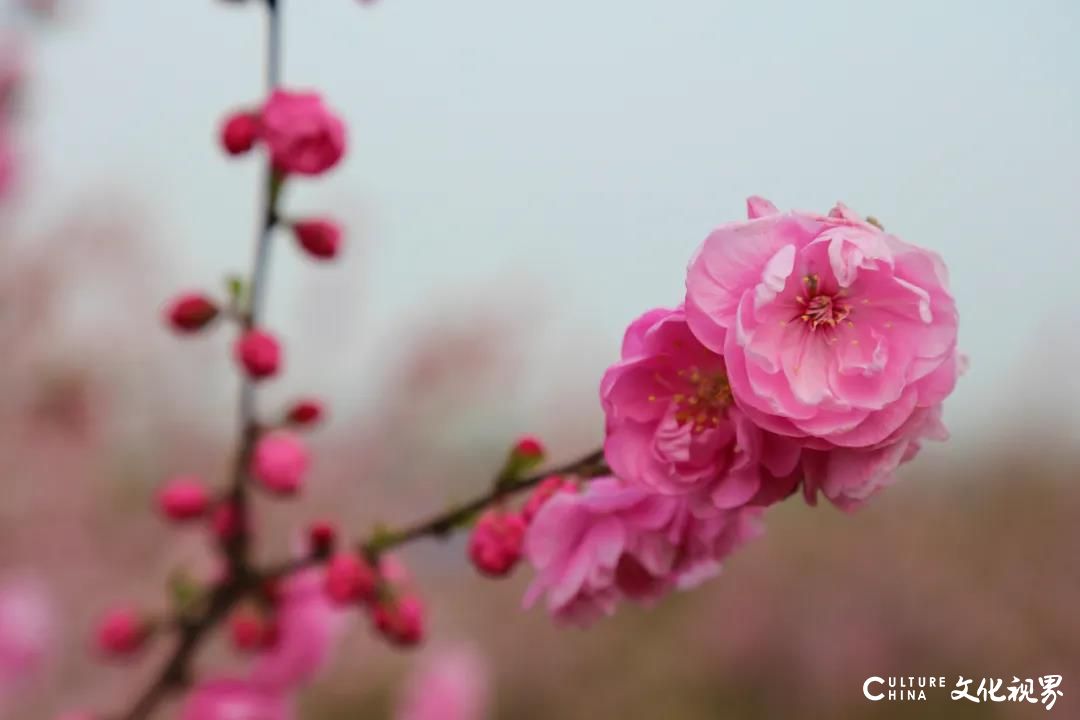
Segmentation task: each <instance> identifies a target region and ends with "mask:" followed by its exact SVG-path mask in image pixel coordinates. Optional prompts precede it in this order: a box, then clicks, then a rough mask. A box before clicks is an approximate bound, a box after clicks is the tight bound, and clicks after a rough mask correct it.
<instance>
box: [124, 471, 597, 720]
mask: <svg viewBox="0 0 1080 720" xmlns="http://www.w3.org/2000/svg"><path fill="white" fill-rule="evenodd" d="M608 472H610V470H609V469H608V467H607V464H606V463H605V462H604V452H603V450H596V451H594V452H591V453H589V454H588V455H585V456H583V457H581V458H578V459H577V460H574V461H572V462H568V463H565V464H563V465H560V466H558V467H554V468H550V469H548V470H545V471H544V472H540V473H536V474H534V475H528V476H526V477H522V478H511V479H507V478H506V477H505V476H503V475H502V474H501V473H500V474H499V475H496V476H495V478H494V479H493V481H492V483H491V490H489V491H488V492H485V493H484V494H483V495H480V496H478V497H476V498H473V499H472V500H469V501H467V502H464V503H462V504H460V505H455V506H454V507H452V508H450V509H448V510H444V511H442V512H440V513H437V514H435V515H433V516H431V517H429V518H425V519H423V520H419V521H416V522H414V523H411V524H409V525H405V526H403V527H401V528H399V529H396V530H390V529H385V528H380V529H378V530H376V531H375V532H374V533H373V534H372V536H371V537H370V538H369V539H368V540H367V541H365V542H364V543H362V544H361V545H360V550H361V551H362V552H363V553H365V554H366V555H367V556H368V557H370V558H377V557H378V556H379V555H380V554H381V553H384V552H386V551H387V550H390V549H392V548H396V547H400V546H402V545H406V544H408V543H410V542H413V541H415V540H420V539H422V538H435V539H442V538H445V537H448V536H449V535H450V534H452V533H453V532H454V531H455V530H459V529H462V528H464V527H466V526H467V525H468V522H469V520H471V519H472V518H473V517H474V516H475V515H476V514H477V513H479V512H480V511H482V510H484V509H485V508H487V507H490V506H491V505H494V504H496V503H498V502H499V501H500V500H503V499H505V498H507V497H511V496H513V495H516V494H518V493H521V492H524V491H525V490H528V489H530V488H533V487H536V486H537V485H539V484H540V483H541V482H543V481H544V479H545V478H548V477H551V476H552V475H567V476H575V477H579V478H586V479H588V478H593V477H597V476H599V475H604V474H606V473H608ZM323 559H324V558H320V557H305V558H300V559H297V560H290V561H288V562H285V563H281V564H279V565H276V566H271V567H269V568H266V569H263V570H258V571H257V570H254V569H252V568H250V567H248V566H247V565H246V563H245V564H244V565H243V566H242V567H243V572H242V574H240V575H230V576H229V577H228V579H226V580H225V581H224V582H223V583H222V584H221V585H218V586H216V587H215V588H214V589H213V590H212V591H211V594H210V596H209V598H208V600H207V602H206V606H205V609H204V610H203V611H202V613H201V614H200V615H199V616H198V617H197V618H196V619H194V620H184V619H179V620H177V621H175V622H173V623H170V626H174V627H176V628H177V632H178V634H179V639H178V641H177V645H176V648H175V649H174V650H173V652H172V654H171V655H170V657H169V659H168V661H167V662H166V663H165V665H164V666H163V668H162V670H161V672H160V673H159V674H158V676H157V679H156V680H155V681H154V682H153V683H152V684H151V685H150V686H149V687H148V688H147V689H146V691H144V692H143V694H142V695H141V696H140V697H139V698H138V700H137V701H136V702H135V704H134V705H133V706H132V708H131V710H129V711H128V712H127V713H126V714H124V715H122V716H120V717H121V718H122V720H143V719H144V718H147V717H149V716H150V713H152V712H153V710H154V709H155V708H156V707H157V706H158V704H159V703H160V702H162V701H163V700H164V699H165V698H166V697H167V696H168V695H169V694H170V693H172V692H173V691H175V690H177V689H180V688H183V687H185V686H187V684H188V682H189V680H190V678H189V675H190V665H191V661H192V659H193V658H194V655H195V653H196V651H197V650H198V648H199V646H200V645H201V643H202V641H203V640H204V639H205V637H206V635H207V634H208V633H209V632H210V631H211V630H212V629H213V628H214V627H215V626H216V625H217V624H218V623H220V622H221V621H222V620H224V619H225V617H226V616H227V615H228V613H229V611H230V610H231V609H232V608H233V607H234V606H235V605H236V604H237V602H239V601H240V600H243V599H244V598H246V597H248V596H249V595H252V594H254V593H255V592H258V591H259V590H260V589H262V588H263V587H265V583H266V581H268V580H279V579H281V578H283V577H286V576H288V575H291V574H292V573H294V572H297V571H300V570H303V569H305V568H308V567H312V566H314V565H317V564H319V563H320V562H322V560H323Z"/></svg>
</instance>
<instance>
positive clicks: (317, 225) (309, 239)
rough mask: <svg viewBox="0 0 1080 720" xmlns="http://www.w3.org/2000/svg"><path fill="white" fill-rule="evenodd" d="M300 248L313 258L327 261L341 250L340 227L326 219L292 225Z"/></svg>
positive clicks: (301, 221)
mask: <svg viewBox="0 0 1080 720" xmlns="http://www.w3.org/2000/svg"><path fill="white" fill-rule="evenodd" d="M292 228H293V232H294V233H296V240H297V241H298V242H299V243H300V246H301V247H303V248H304V249H305V250H307V251H308V253H309V254H310V255H312V256H313V257H316V258H319V259H320V260H329V259H331V258H334V257H336V256H337V254H338V251H339V250H340V249H341V226H339V225H338V224H337V223H336V222H334V221H333V220H327V219H326V218H308V219H306V220H297V221H296V222H294V223H293V226H292Z"/></svg>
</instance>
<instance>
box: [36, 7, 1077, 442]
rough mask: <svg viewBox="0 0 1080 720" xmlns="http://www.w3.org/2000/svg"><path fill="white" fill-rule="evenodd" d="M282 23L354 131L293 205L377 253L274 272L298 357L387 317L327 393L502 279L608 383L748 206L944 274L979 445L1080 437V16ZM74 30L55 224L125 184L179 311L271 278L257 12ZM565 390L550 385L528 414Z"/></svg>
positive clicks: (743, 15) (320, 15)
mask: <svg viewBox="0 0 1080 720" xmlns="http://www.w3.org/2000/svg"><path fill="white" fill-rule="evenodd" d="M282 1H283V3H284V5H285V11H286V16H285V17H286V38H287V53H286V60H285V68H286V70H285V74H286V79H287V81H288V83H289V84H291V85H294V86H315V87H318V88H321V89H322V90H323V92H324V93H325V95H326V97H327V99H328V101H329V102H330V103H331V105H332V106H334V107H336V108H337V109H339V110H340V112H341V113H342V114H343V116H344V117H345V119H346V120H347V122H348V124H349V128H350V132H351V138H350V139H351V147H350V153H349V156H348V159H347V162H346V163H345V165H344V166H343V168H342V169H341V170H339V171H337V172H335V173H334V174H332V175H330V176H327V177H326V178H324V179H321V180H319V181H317V182H314V183H309V184H308V186H306V187H304V188H302V189H301V190H300V191H299V192H296V193H293V194H292V195H290V197H289V206H290V207H292V208H296V209H304V208H310V209H328V210H335V211H338V212H339V213H340V214H342V215H344V216H346V217H348V218H350V219H352V220H354V221H358V220H360V219H363V220H364V223H365V225H367V226H368V228H369V230H368V237H367V245H368V247H367V250H366V251H365V253H364V254H363V257H362V258H361V257H360V256H359V254H358V253H356V254H354V256H353V258H352V260H351V262H349V263H347V264H345V265H343V266H341V267H338V268H334V269H331V270H326V269H322V268H313V267H312V266H311V265H310V264H305V263H301V262H299V261H298V260H297V259H296V257H295V253H291V252H281V253H279V255H278V258H277V259H278V260H279V261H280V262H278V264H277V266H276V268H275V273H274V285H275V287H276V289H277V290H278V292H277V294H276V295H275V297H274V300H273V303H272V305H271V313H272V317H273V318H274V319H275V324H276V325H277V326H279V327H283V328H285V329H286V331H288V328H289V327H298V326H299V325H300V324H301V323H302V322H304V321H305V320H306V318H305V314H304V312H303V310H302V308H303V307H304V306H303V302H304V298H303V297H301V296H300V295H301V294H300V293H299V292H298V290H300V289H303V288H309V287H310V286H311V284H312V283H314V282H317V281H318V280H321V279H325V278H328V277H331V278H334V280H335V282H336V283H338V284H340V285H350V284H351V285H355V286H363V288H365V290H364V292H363V297H364V302H365V303H366V307H367V309H368V313H369V314H368V319H367V321H366V324H365V325H364V326H363V337H364V338H365V340H364V342H363V343H362V346H357V347H353V346H349V349H343V350H342V352H341V353H340V354H337V355H335V356H334V357H333V358H332V359H331V360H329V361H327V363H326V365H327V368H328V369H326V368H318V367H317V366H316V365H314V364H308V365H307V366H306V372H307V373H308V374H309V375H310V376H312V377H314V376H323V375H325V376H343V375H344V374H348V373H352V374H354V375H360V376H361V377H360V378H358V379H357V380H355V381H353V382H352V386H353V387H359V386H360V385H362V382H363V377H362V376H363V373H362V372H360V371H358V370H357V369H356V368H357V366H358V365H361V364H363V363H365V362H369V361H370V360H368V359H366V358H370V357H371V353H369V352H367V350H370V349H371V347H373V346H376V345H378V343H379V342H381V341H382V339H385V338H387V337H390V335H391V333H392V329H393V327H394V325H395V324H396V323H398V322H399V321H400V319H401V318H402V317H403V316H405V317H412V316H416V315H419V314H421V313H422V312H424V310H425V308H432V307H438V306H439V305H441V303H440V299H441V298H445V297H450V296H453V295H462V294H465V295H470V294H471V295H474V296H476V295H479V294H481V293H482V292H483V290H482V289H483V288H492V287H496V286H497V285H498V283H499V279H500V278H507V277H509V278H512V280H513V285H512V287H514V288H520V289H522V291H523V292H525V293H527V294H528V295H529V296H535V297H536V298H537V299H538V300H535V301H530V302H532V303H533V306H535V304H536V303H539V304H540V305H541V306H546V307H548V308H549V309H550V313H552V314H553V315H554V318H553V319H552V320H551V321H549V323H548V325H547V326H546V327H545V329H544V331H543V337H544V338H546V339H547V340H548V341H549V344H550V345H551V346H552V347H555V342H554V340H555V339H556V338H563V340H561V341H560V342H559V343H558V346H557V349H556V350H549V351H548V354H549V356H550V357H552V358H557V357H559V356H560V355H561V356H566V354H567V348H568V347H571V348H574V347H582V348H584V351H582V352H580V353H574V352H573V351H572V350H571V351H570V352H571V355H574V356H575V357H576V355H580V356H581V357H580V359H578V362H579V364H580V365H581V366H582V368H581V370H582V375H581V377H585V378H594V379H595V378H598V376H599V372H600V371H601V370H602V368H603V367H604V366H605V365H606V364H607V363H608V362H610V361H611V360H612V359H613V358H614V356H615V353H616V348H617V342H618V339H619V336H620V334H621V331H622V328H623V327H624V326H625V324H626V323H627V322H628V321H629V320H630V319H632V318H633V317H634V316H635V315H636V314H637V313H639V312H640V311H642V310H644V309H647V308H649V307H652V306H654V305H658V304H668V305H670V304H674V303H676V302H678V301H679V299H680V297H681V291H682V282H683V273H684V268H685V265H686V262H687V260H688V258H689V256H690V254H691V252H692V251H693V249H694V247H695V246H696V245H697V244H698V243H699V242H700V241H701V239H702V238H703V237H704V236H705V235H706V233H707V232H708V230H709V229H710V228H711V227H712V226H715V225H717V224H719V223H721V222H724V221H727V220H730V219H733V218H737V217H740V216H741V214H742V212H743V200H744V197H745V196H746V195H749V194H754V193H759V194H762V195H765V196H767V197H769V198H771V199H772V200H773V201H774V202H776V204H777V205H779V206H781V207H791V206H794V207H799V208H805V209H818V210H824V209H827V208H828V206H829V205H830V204H831V203H832V202H833V201H835V200H839V199H842V200H844V201H845V202H846V203H847V204H849V205H851V206H852V207H854V208H855V209H856V210H858V211H861V212H863V213H870V214H874V215H876V216H877V217H879V218H881V219H882V221H883V222H884V223H885V224H886V226H887V227H888V228H889V229H890V230H892V231H895V232H897V233H898V234H900V235H901V236H903V237H905V238H906V239H908V240H910V241H912V242H916V243H919V244H923V245H926V246H929V247H932V248H934V249H936V250H938V251H939V252H941V254H942V255H944V257H945V258H946V260H947V262H948V263H949V265H950V268H951V272H952V280H953V289H954V291H955V294H956V296H957V299H958V302H959V307H960V310H961V313H962V321H961V338H962V345H963V348H964V349H965V350H966V351H967V352H968V353H969V354H970V356H971V358H972V367H971V371H970V373H969V375H968V376H967V377H965V378H964V379H963V380H962V382H961V385H960V387H959V389H958V390H957V392H956V395H955V396H954V398H953V399H952V400H951V402H950V404H949V409H948V414H947V417H948V418H949V419H950V421H951V423H950V424H951V425H952V427H953V429H954V431H955V433H956V435H957V436H958V440H963V439H964V438H967V441H968V442H972V443H974V442H978V441H979V440H980V439H981V438H984V437H985V436H984V435H982V434H981V433H982V432H983V429H984V426H985V425H987V424H988V423H990V424H992V423H997V424H998V426H999V428H1003V427H1012V426H1014V425H1015V424H1016V423H1022V422H1024V421H1025V418H1027V417H1033V416H1030V415H1029V414H1027V411H1024V410H1019V411H1018V408H1020V407H1021V406H1022V407H1023V408H1039V409H1041V410H1044V411H1046V412H1047V413H1049V414H1051V415H1054V416H1057V417H1058V418H1059V419H1064V420H1066V421H1067V423H1066V425H1065V426H1066V427H1067V428H1068V432H1070V433H1072V434H1074V435H1075V434H1078V433H1080V413H1078V411H1077V410H1076V408H1077V407H1080V382H1078V381H1077V379H1076V376H1077V373H1078V371H1080V340H1078V332H1077V331H1078V328H1080V309H1078V308H1080V283H1078V281H1077V276H1078V274H1080V237H1078V233H1077V229H1076V228H1077V209H1078V208H1080V203H1078V200H1077V193H1078V191H1080V140H1078V127H1080V44H1078V43H1077V42H1076V38H1077V37H1078V36H1080V4H1078V3H1076V2H1074V1H1072V0H1058V1H1056V2H1055V1H1052V0H1043V1H1041V2H1019V1H1017V0H1011V1H1008V2H1004V1H999V2H990V1H985V0H983V1H976V0H968V1H965V0H952V1H950V2H940V1H939V0H914V1H911V0H909V1H908V2H902V3H896V2H892V3H884V2H865V1H864V0H848V1H832V2H811V3H798V2H780V1H777V0H773V1H764V0H754V1H753V2H723V1H721V0H681V1H678V2H656V0H575V1H570V0H547V1H545V2H542V3H540V2H534V3H524V2H507V1H506V0H381V2H380V3H379V4H378V5H377V6H375V7H373V8H366V7H363V6H361V5H359V4H357V3H356V2H354V1H353V0H282ZM82 5H83V7H82V10H81V11H80V12H79V13H78V16H77V17H76V18H74V19H72V21H71V22H69V23H67V24H66V26H64V27H62V28H60V29H59V30H58V31H56V32H52V33H47V36H46V37H45V38H44V39H43V42H42V43H41V44H40V46H39V47H38V48H37V58H36V62H37V66H38V72H39V77H38V85H37V87H36V94H35V97H34V100H33V106H34V110H35V113H36V114H37V116H38V117H37V118H36V121H35V128H34V131H33V140H34V147H35V150H34V152H35V153H36V157H35V162H36V167H35V170H34V173H35V182H36V185H37V187H38V190H39V191H38V192H37V193H36V199H35V201H34V213H35V214H36V215H37V216H38V217H45V216H47V215H48V214H49V213H50V212H55V211H56V210H57V209H59V208H61V207H63V206H64V205H65V204H66V203H69V202H71V201H73V200H74V199H75V198H78V197H79V196H80V195H82V194H84V193H85V191H86V188H87V187H92V186H100V185H101V184H102V181H103V179H108V182H109V184H111V185H113V186H115V187H118V188H122V189H125V190H127V191H129V192H130V193H131V194H132V196H133V197H135V198H138V199H139V200H140V201H142V203H144V204H145V207H146V209H145V210H144V211H143V212H144V213H145V214H147V215H148V216H149V217H151V218H153V227H154V232H155V236H154V237H153V239H152V242H154V243H155V244H157V245H158V246H159V247H160V249H161V252H162V253H163V254H165V255H167V256H168V257H170V258H175V261H176V264H177V271H176V273H177V275H176V277H177V282H178V284H181V285H195V286H197V285H200V284H213V283H215V282H216V279H217V278H218V277H219V276H220V275H221V273H222V271H223V269H224V268H225V267H226V266H229V267H232V268H239V267H242V266H243V265H244V264H245V263H246V261H247V257H248V255H249V252H250V243H251V240H250V236H251V226H252V222H253V215H254V209H253V208H254V205H253V203H254V193H253V188H254V186H255V171H256V164H255V163H254V162H251V161H250V160H246V161H239V162H226V161H224V160H223V159H222V157H221V156H220V155H219V153H218V152H217V150H216V147H215V145H214V143H213V142H212V136H213V133H214V132H215V128H216V124H217V121H218V119H219V118H220V117H221V116H222V114H223V113H224V112H225V111H226V110H227V109H229V108H231V107H233V106H235V105H237V104H238V103H242V102H245V101H255V100H256V99H257V98H258V97H259V95H260V89H261V77H262V67H261V62H260V58H261V54H262V51H261V47H262V38H263V26H262V13H261V12H260V11H259V8H257V7H255V6H256V5H257V3H255V2H251V3H249V5H250V7H231V6H228V5H227V4H226V3H222V2H214V1H212V0H188V1H185V2H168V1H165V0H157V1H155V2H148V1H147V0H96V1H94V0H83V2H82ZM44 188H48V192H47V193H45V192H41V190H43V189H44ZM477 288H480V289H477ZM167 290H169V289H163V295H164V294H166V292H167ZM282 290H285V292H281V291H282ZM355 296H356V297H357V298H359V297H360V293H359V292H357V293H355ZM350 297H352V296H350ZM355 302H359V300H355ZM297 307H299V308H301V309H300V310H298V309H296V308H297ZM349 316H350V309H349V308H348V307H347V306H346V307H345V308H343V312H342V316H341V317H342V322H343V323H347V322H349V320H348V317H349ZM525 320H526V321H527V320H528V318H525ZM290 323H292V325H290ZM583 334H584V335H586V337H584V338H582V337H581V336H582V335H583ZM541 357H544V356H541ZM376 362H377V361H376ZM309 363H314V360H311V361H309ZM301 367H302V368H303V367H305V366H303V365H301ZM564 375H565V373H564V372H563V371H557V370H555V369H553V368H552V367H551V366H550V365H548V364H546V363H544V362H537V363H536V367H535V368H533V375H532V376H531V379H530V382H529V385H530V386H531V387H534V388H541V387H544V384H545V383H548V382H555V381H556V379H557V378H560V377H564ZM583 392H588V393H590V394H591V393H594V392H595V387H594V383H593V382H592V381H591V380H590V381H589V382H588V383H587V384H584V385H583Z"/></svg>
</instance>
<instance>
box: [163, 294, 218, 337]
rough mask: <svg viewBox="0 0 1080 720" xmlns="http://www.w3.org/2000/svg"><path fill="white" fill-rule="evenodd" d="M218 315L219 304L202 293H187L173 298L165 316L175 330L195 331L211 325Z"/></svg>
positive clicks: (182, 331) (183, 331)
mask: <svg viewBox="0 0 1080 720" xmlns="http://www.w3.org/2000/svg"><path fill="white" fill-rule="evenodd" d="M217 315H218V308H217V305H215V304H214V302H213V301H212V300H210V298H208V297H207V296H206V295H203V294H202V293H185V294H183V295H180V296H178V297H176V298H174V299H173V300H172V302H170V303H169V306H168V307H167V308H166V309H165V317H166V319H167V320H168V321H169V325H171V326H172V328H173V329H174V330H176V331H177V332H181V333H193V332H197V331H199V330H202V329H203V328H204V327H206V326H207V325H209V324H210V323H211V322H212V321H213V320H214V318H216V317H217Z"/></svg>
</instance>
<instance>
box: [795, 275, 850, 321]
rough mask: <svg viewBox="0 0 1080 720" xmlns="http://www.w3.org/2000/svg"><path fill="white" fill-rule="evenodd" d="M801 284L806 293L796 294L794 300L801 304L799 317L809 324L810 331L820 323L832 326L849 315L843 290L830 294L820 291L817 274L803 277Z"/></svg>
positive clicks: (848, 306) (848, 307)
mask: <svg viewBox="0 0 1080 720" xmlns="http://www.w3.org/2000/svg"><path fill="white" fill-rule="evenodd" d="M803 286H804V287H805V288H806V294H805V295H797V296H796V297H795V300H796V301H797V302H798V303H799V305H801V306H802V312H801V313H800V314H799V319H800V320H802V321H803V322H804V323H806V324H807V325H809V326H810V330H811V331H814V330H817V329H818V328H819V327H821V326H822V325H825V326H828V327H830V328H834V327H836V326H837V324H839V323H841V322H843V321H844V320H846V319H847V317H848V316H849V315H851V306H850V305H848V303H847V301H846V300H845V298H844V291H843V290H839V291H837V292H835V293H832V294H830V293H826V292H820V291H819V288H818V276H817V275H807V276H806V277H804V278H803Z"/></svg>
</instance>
